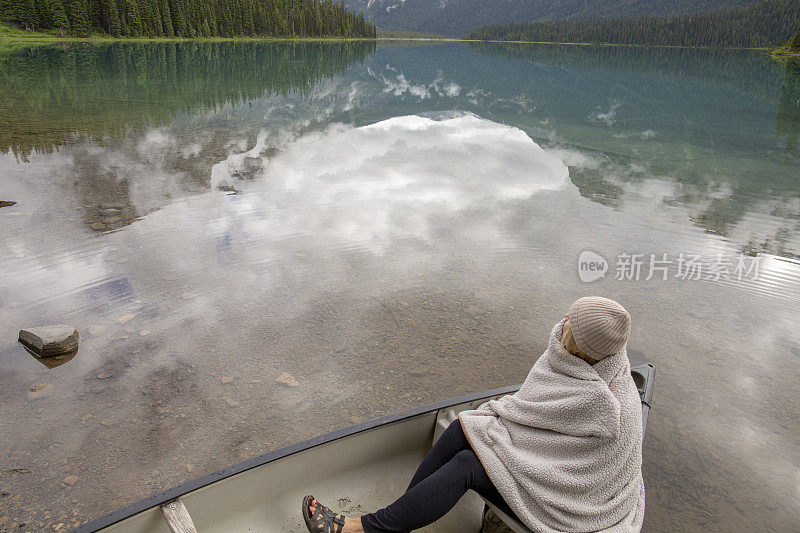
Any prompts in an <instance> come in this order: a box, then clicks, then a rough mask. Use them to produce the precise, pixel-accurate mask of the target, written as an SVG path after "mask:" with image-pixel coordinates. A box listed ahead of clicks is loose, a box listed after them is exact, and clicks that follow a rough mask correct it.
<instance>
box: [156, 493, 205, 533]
mask: <svg viewBox="0 0 800 533" xmlns="http://www.w3.org/2000/svg"><path fill="white" fill-rule="evenodd" d="M161 513H162V514H163V515H164V519H165V520H166V521H167V525H168V526H169V530H170V531H172V533H197V528H195V527H194V522H192V517H191V516H189V511H187V510H186V506H185V505H183V502H182V501H180V500H175V501H171V502H169V503H165V504H164V505H162V506H161Z"/></svg>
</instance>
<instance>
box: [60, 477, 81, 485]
mask: <svg viewBox="0 0 800 533" xmlns="http://www.w3.org/2000/svg"><path fill="white" fill-rule="evenodd" d="M61 482H62V483H64V484H65V485H69V486H70V487H71V486H72V485H74V484H75V483H77V482H78V476H67V477H65V478H64V479H62V480H61Z"/></svg>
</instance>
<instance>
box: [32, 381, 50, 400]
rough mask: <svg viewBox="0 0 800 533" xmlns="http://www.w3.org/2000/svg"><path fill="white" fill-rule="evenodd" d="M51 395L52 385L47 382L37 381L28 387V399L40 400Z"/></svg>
mask: <svg viewBox="0 0 800 533" xmlns="http://www.w3.org/2000/svg"><path fill="white" fill-rule="evenodd" d="M52 395H53V386H52V385H50V384H49V383H37V384H36V385H33V386H32V387H30V388H29V389H28V399H29V400H41V399H42V398H48V397H50V396H52Z"/></svg>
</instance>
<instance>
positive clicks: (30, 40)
mask: <svg viewBox="0 0 800 533" xmlns="http://www.w3.org/2000/svg"><path fill="white" fill-rule="evenodd" d="M292 41H296V42H362V41H376V42H380V41H409V42H451V43H453V42H455V43H492V44H543V45H553V46H597V47H619V48H627V47H636V48H683V49H691V50H763V51H769V48H768V47H742V46H725V47H715V46H685V45H667V44H634V43H582V42H558V41H501V40H482V39H461V38H457V37H443V38H433V37H200V38H198V37H110V36H92V37H56V36H52V37H51V36H42V37H39V36H36V37H27V36H25V37H5V36H0V46H2V45H19V46H26V45H39V44H61V43H98V44H99V43H103V44H105V43H117V42H119V43H171V42H292ZM770 55H773V56H781V57H800V54H797V53H786V52H770Z"/></svg>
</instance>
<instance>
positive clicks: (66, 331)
mask: <svg viewBox="0 0 800 533" xmlns="http://www.w3.org/2000/svg"><path fill="white" fill-rule="evenodd" d="M19 342H21V343H22V344H24V345H25V346H27V347H28V349H30V350H31V351H32V352H33V353H35V354H36V355H38V356H39V357H53V356H56V355H61V354H65V353H69V352H72V351H74V350H77V349H78V330H77V329H75V328H73V327H72V326H66V325H55V326H42V327H38V328H29V329H21V330H19Z"/></svg>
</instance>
